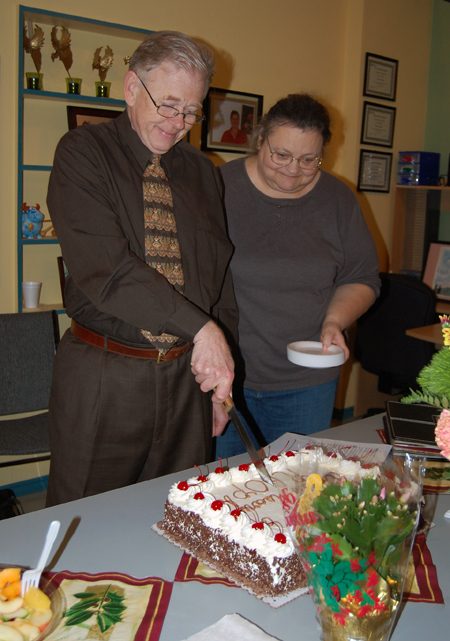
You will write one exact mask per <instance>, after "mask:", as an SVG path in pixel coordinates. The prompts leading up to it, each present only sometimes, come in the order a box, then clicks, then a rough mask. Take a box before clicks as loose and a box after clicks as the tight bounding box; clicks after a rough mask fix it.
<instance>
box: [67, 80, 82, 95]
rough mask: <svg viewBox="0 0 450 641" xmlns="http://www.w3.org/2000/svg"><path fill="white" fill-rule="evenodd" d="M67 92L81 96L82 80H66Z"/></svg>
mask: <svg viewBox="0 0 450 641" xmlns="http://www.w3.org/2000/svg"><path fill="white" fill-rule="evenodd" d="M66 92H67V93H71V94H77V95H79V94H80V92H81V78H66Z"/></svg>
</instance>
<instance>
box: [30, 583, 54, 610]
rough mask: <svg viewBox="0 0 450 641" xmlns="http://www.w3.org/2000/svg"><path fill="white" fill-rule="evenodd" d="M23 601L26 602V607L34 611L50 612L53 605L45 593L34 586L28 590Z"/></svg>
mask: <svg viewBox="0 0 450 641" xmlns="http://www.w3.org/2000/svg"><path fill="white" fill-rule="evenodd" d="M23 600H24V601H25V605H27V606H28V607H30V608H32V609H33V610H48V608H49V607H50V603H51V601H50V598H49V597H48V596H47V595H46V594H45V592H42V590H40V589H39V588H35V587H34V586H33V585H32V586H31V587H30V588H29V589H28V590H27V593H26V594H25V596H24V597H23Z"/></svg>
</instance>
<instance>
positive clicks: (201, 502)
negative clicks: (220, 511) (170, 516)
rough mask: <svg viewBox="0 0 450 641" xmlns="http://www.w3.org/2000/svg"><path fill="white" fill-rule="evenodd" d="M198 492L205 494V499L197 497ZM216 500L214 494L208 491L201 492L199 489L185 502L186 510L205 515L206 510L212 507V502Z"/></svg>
mask: <svg viewBox="0 0 450 641" xmlns="http://www.w3.org/2000/svg"><path fill="white" fill-rule="evenodd" d="M197 494H203V496H204V498H203V499H196V498H195V496H196V495H197ZM213 501H214V496H213V495H212V494H208V493H207V492H200V491H199V490H197V492H195V494H193V495H192V496H191V498H190V499H189V500H188V501H186V502H185V503H184V506H185V508H186V510H188V511H189V512H194V513H195V514H199V515H203V514H204V513H205V511H206V510H207V509H208V508H209V507H210V505H211V503H212V502H213Z"/></svg>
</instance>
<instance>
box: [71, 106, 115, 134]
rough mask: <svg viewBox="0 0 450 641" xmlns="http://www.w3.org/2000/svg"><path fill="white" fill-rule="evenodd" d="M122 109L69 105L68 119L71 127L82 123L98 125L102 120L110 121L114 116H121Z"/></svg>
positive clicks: (73, 127)
mask: <svg viewBox="0 0 450 641" xmlns="http://www.w3.org/2000/svg"><path fill="white" fill-rule="evenodd" d="M121 113H122V111H116V110H115V109H95V108H94V107H71V106H68V107H67V121H68V124H69V129H75V127H79V126H80V125H86V124H88V125H98V124H99V123H101V122H108V121H109V120H112V118H117V116H120V114H121Z"/></svg>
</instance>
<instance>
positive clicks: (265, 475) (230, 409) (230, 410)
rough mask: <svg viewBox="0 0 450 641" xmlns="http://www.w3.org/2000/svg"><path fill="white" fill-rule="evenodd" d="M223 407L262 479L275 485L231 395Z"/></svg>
mask: <svg viewBox="0 0 450 641" xmlns="http://www.w3.org/2000/svg"><path fill="white" fill-rule="evenodd" d="M222 406H223V408H224V410H225V411H226V413H227V414H228V416H229V417H230V419H231V421H232V423H233V425H234V427H235V428H236V431H237V433H238V434H239V436H240V439H241V441H242V443H243V444H244V447H245V449H246V450H247V454H248V455H249V456H250V458H251V459H252V463H253V465H254V466H255V467H256V469H257V470H258V473H259V475H260V477H261V478H262V480H263V481H264V482H265V483H268V484H270V485H273V481H272V479H271V478H270V475H269V472H268V471H267V468H266V466H265V465H264V461H263V458H262V456H261V452H260V451H258V450H257V449H256V447H255V446H254V445H253V443H252V439H251V438H250V436H249V434H248V432H247V430H246V429H245V427H244V425H243V423H242V421H241V419H240V418H239V415H238V413H237V411H236V407H235V405H234V401H233V399H232V398H231V396H230V394H228V396H227V398H226V399H225V400H224V401H223V403H222Z"/></svg>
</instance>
